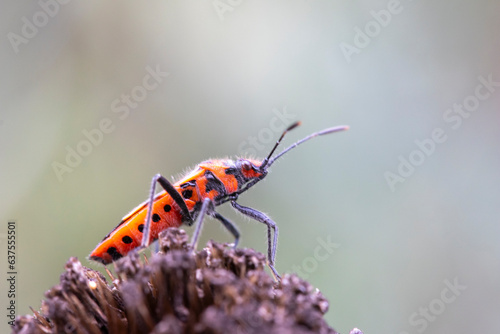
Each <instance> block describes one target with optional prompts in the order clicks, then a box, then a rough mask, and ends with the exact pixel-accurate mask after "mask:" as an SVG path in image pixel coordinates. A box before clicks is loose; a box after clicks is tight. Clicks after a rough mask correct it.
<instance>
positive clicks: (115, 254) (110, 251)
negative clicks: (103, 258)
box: [106, 247, 123, 261]
mask: <svg viewBox="0 0 500 334" xmlns="http://www.w3.org/2000/svg"><path fill="white" fill-rule="evenodd" d="M106 252H107V253H108V254H109V255H111V258H112V259H113V261H116V260H118V259H121V258H122V257H123V256H122V255H121V254H120V253H119V252H118V250H117V249H116V248H115V247H109V248H108V250H107V251H106Z"/></svg>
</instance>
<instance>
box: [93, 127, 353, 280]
mask: <svg viewBox="0 0 500 334" xmlns="http://www.w3.org/2000/svg"><path fill="white" fill-rule="evenodd" d="M299 125H300V122H296V123H293V124H292V125H290V126H289V127H288V128H287V129H285V131H283V133H282V134H281V136H280V137H279V139H278V140H277V141H276V144H275V145H274V146H273V148H272V149H271V152H270V153H269V154H268V156H267V157H266V158H265V159H263V160H262V161H259V160H254V159H246V158H238V159H236V160H230V159H223V160H217V159H214V160H207V161H204V162H202V163H200V164H199V165H197V166H196V167H195V168H194V170H192V171H191V172H189V173H187V175H185V176H184V177H183V178H181V179H180V180H179V181H177V182H175V183H173V184H172V183H171V182H169V181H168V180H167V179H166V178H165V177H163V176H162V175H161V174H157V175H155V176H154V177H153V181H152V184H151V191H150V196H149V199H148V200H146V201H145V202H143V203H141V204H140V205H139V206H137V207H136V208H135V209H133V210H132V211H131V212H130V213H129V214H127V215H126V216H125V217H123V219H122V221H121V222H120V223H119V224H118V226H116V227H115V228H114V229H113V230H112V231H111V232H110V233H109V234H108V235H106V236H105V237H104V239H103V240H102V241H101V242H100V243H99V244H98V245H97V246H96V248H95V249H94V250H93V251H92V253H91V254H90V255H89V259H91V260H94V261H98V262H100V263H102V264H105V265H106V264H109V263H111V262H113V261H115V260H118V259H120V258H121V257H123V256H124V255H126V254H128V253H129V252H130V251H132V250H134V249H137V248H141V249H142V248H144V247H147V246H149V244H150V242H151V241H154V240H156V239H157V238H158V234H159V233H160V232H161V231H163V230H165V229H167V228H168V227H179V226H181V225H182V224H187V225H188V226H191V225H193V224H195V230H194V233H193V236H192V239H191V245H192V246H193V247H196V243H197V241H198V238H199V235H200V231H201V226H202V224H203V219H204V218H205V216H206V215H210V216H212V217H213V218H215V219H217V220H218V221H220V222H221V223H222V224H223V225H224V227H225V228H227V230H228V231H229V232H230V233H231V234H232V235H233V237H234V239H235V242H234V247H236V246H237V245H238V242H239V238H240V234H239V232H238V230H237V228H236V226H235V225H234V224H233V223H232V222H231V221H230V220H228V219H227V218H225V217H223V216H222V215H221V214H219V213H218V212H217V211H216V210H215V208H216V207H217V206H219V205H221V204H224V203H226V202H230V203H231V206H232V207H233V208H234V209H235V210H236V211H238V212H240V213H242V214H243V215H245V216H247V217H249V218H251V219H254V220H256V221H258V222H261V223H263V224H265V225H266V226H267V244H268V246H267V253H268V254H267V259H268V265H269V268H270V269H271V270H272V272H273V274H274V275H275V276H276V277H280V276H279V274H278V272H277V270H276V269H275V268H274V263H275V258H276V244H277V242H278V226H277V225H276V223H275V222H274V221H273V220H272V219H271V218H269V217H268V216H267V215H266V214H264V213H262V212H260V211H258V210H256V209H253V208H250V207H246V206H242V205H240V204H239V203H238V202H237V200H238V197H239V195H240V194H242V193H243V192H245V191H247V190H248V189H250V188H251V187H253V186H254V185H255V184H257V183H258V182H259V181H261V180H262V179H264V178H265V177H266V176H267V174H268V173H269V167H271V165H272V164H273V163H274V162H275V161H276V160H277V159H279V158H280V157H281V156H283V155H284V154H285V153H287V152H288V151H290V150H292V149H293V148H295V147H297V146H298V145H300V144H302V143H304V142H306V141H308V140H310V139H312V138H314V137H318V136H322V135H327V134H330V133H334V132H338V131H343V130H347V129H348V128H349V127H348V126H337V127H331V128H327V129H324V130H322V131H318V132H315V133H312V134H310V135H309V136H306V137H304V138H303V139H301V140H299V141H297V142H295V143H294V144H292V145H290V146H289V147H287V148H286V149H284V150H283V151H281V153H279V154H277V155H275V156H274V157H273V154H274V152H275V150H276V149H277V148H278V146H279V144H280V143H281V141H282V140H283V137H284V136H285V134H286V133H287V132H288V131H290V130H292V129H294V128H296V127H297V126H299ZM157 183H159V184H160V186H161V187H162V188H163V190H164V191H162V192H160V193H158V194H156V184H157ZM272 232H274V233H272Z"/></svg>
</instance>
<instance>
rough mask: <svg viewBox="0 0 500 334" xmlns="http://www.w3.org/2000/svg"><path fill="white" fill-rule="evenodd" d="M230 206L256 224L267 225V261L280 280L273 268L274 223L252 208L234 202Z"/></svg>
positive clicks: (274, 252) (274, 253)
mask: <svg viewBox="0 0 500 334" xmlns="http://www.w3.org/2000/svg"><path fill="white" fill-rule="evenodd" d="M231 205H232V206H233V208H235V209H236V210H238V211H239V212H241V213H242V214H244V215H245V216H248V217H250V218H252V219H255V220H256V221H258V222H261V223H263V224H266V225H267V259H268V262H269V263H268V265H269V268H271V270H272V272H273V274H274V275H275V276H276V277H277V278H278V279H280V278H281V276H280V275H279V274H278V271H277V270H276V269H275V268H274V259H275V258H276V245H277V243H278V226H277V225H276V223H275V222H274V221H273V220H272V219H271V218H269V217H268V216H267V215H265V214H264V213H262V212H260V211H257V210H255V209H252V208H248V207H246V206H242V205H239V204H238V203H236V201H231ZM271 229H273V230H274V238H271Z"/></svg>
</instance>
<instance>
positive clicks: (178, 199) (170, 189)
mask: <svg viewBox="0 0 500 334" xmlns="http://www.w3.org/2000/svg"><path fill="white" fill-rule="evenodd" d="M157 182H158V183H159V184H160V185H161V187H162V188H163V189H164V190H165V191H166V192H167V193H168V194H169V195H170V197H172V199H173V200H174V202H175V204H177V206H178V207H179V209H180V210H181V214H182V217H183V220H185V221H188V222H192V221H193V217H192V216H191V214H190V213H189V209H188V207H187V205H186V202H185V201H184V199H183V198H182V196H181V195H180V194H179V192H178V191H177V189H175V187H174V186H173V185H172V183H170V182H169V181H168V180H167V179H166V178H164V177H163V176H162V175H161V174H156V175H155V176H153V180H152V181H151V191H150V193H149V203H148V213H147V215H146V222H145V224H144V229H143V231H142V232H143V235H142V242H141V248H145V247H148V246H149V243H150V240H149V239H150V234H151V217H152V215H153V203H154V198H155V194H156V183H157Z"/></svg>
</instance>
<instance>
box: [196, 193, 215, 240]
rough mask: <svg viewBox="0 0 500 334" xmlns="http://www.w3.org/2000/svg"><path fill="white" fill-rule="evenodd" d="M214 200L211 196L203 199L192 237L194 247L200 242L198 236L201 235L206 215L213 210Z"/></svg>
mask: <svg viewBox="0 0 500 334" xmlns="http://www.w3.org/2000/svg"><path fill="white" fill-rule="evenodd" d="M210 206H213V204H212V200H211V199H210V198H208V197H207V198H205V199H204V200H203V203H202V205H201V209H200V211H199V213H198V218H197V219H196V222H195V229H194V233H193V237H192V238H191V247H192V248H193V249H196V244H197V243H198V238H199V236H200V232H201V228H202V225H203V219H204V218H205V215H206V214H207V213H208V212H209V210H212V207H210Z"/></svg>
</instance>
